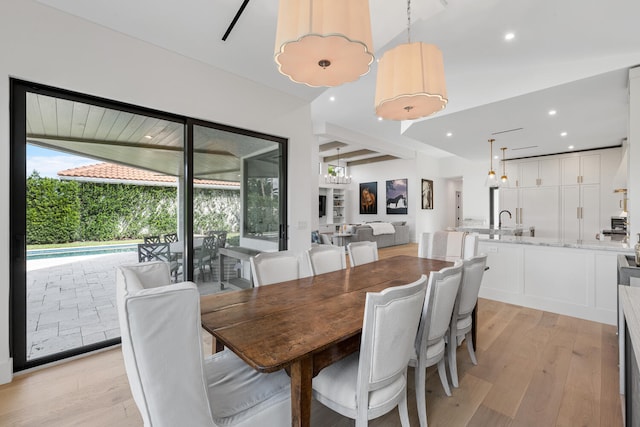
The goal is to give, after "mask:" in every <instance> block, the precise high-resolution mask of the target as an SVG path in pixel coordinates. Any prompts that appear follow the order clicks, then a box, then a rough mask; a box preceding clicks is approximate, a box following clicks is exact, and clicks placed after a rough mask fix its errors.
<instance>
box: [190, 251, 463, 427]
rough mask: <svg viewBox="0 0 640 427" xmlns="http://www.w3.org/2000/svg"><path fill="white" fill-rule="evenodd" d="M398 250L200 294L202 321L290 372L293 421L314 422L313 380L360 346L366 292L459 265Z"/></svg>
mask: <svg viewBox="0 0 640 427" xmlns="http://www.w3.org/2000/svg"><path fill="white" fill-rule="evenodd" d="M452 265H453V263H452V262H449V261H443V260H434V259H426V258H418V257H413V256H406V255H401V256H395V257H390V258H385V259H382V260H379V261H375V262H373V263H370V264H363V265H360V266H358V267H352V268H348V269H345V270H339V271H334V272H331V273H326V274H320V275H317V276H313V277H305V278H301V279H297V280H291V281H288V282H282V283H277V284H273V285H269V286H261V287H257V288H252V289H245V290H241V291H236V292H228V293H221V294H213V295H206V296H203V297H201V302H200V309H201V313H202V326H203V328H204V329H205V330H207V331H208V332H209V333H211V334H212V335H213V337H214V338H215V341H216V342H217V343H218V345H220V346H225V347H228V348H229V349H231V350H232V351H233V352H234V353H236V354H237V355H238V356H239V357H240V358H242V359H243V360H244V361H245V362H246V363H247V364H249V365H250V366H252V367H253V368H254V369H256V370H257V371H259V372H264V373H268V372H275V371H278V370H281V369H285V370H286V372H287V373H288V374H289V376H290V378H291V425H292V426H309V425H310V422H311V394H312V388H311V386H312V378H313V377H314V376H315V375H317V374H318V372H320V370H321V369H323V368H324V367H326V366H328V365H330V364H331V363H334V362H336V361H338V360H340V359H342V358H344V357H346V356H348V355H349V354H351V353H353V352H355V351H358V349H359V346H360V334H361V331H362V322H363V316H364V305H365V299H366V293H367V292H380V291H382V290H383V289H386V288H388V287H392V286H400V285H404V284H407V283H411V282H413V281H415V280H418V279H419V278H420V275H422V274H426V275H429V273H431V272H432V271H438V270H441V269H442V268H444V267H449V266H452Z"/></svg>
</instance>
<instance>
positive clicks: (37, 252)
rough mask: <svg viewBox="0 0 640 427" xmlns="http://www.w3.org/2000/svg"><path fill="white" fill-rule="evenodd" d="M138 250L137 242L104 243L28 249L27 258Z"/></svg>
mask: <svg viewBox="0 0 640 427" xmlns="http://www.w3.org/2000/svg"><path fill="white" fill-rule="evenodd" d="M136 250H138V244H137V243H127V244H123V245H102V246H76V247H68V248H51V249H30V250H27V260H33V259H45V258H61V257H67V256H82V255H104V254H114V253H118V252H135V251H136Z"/></svg>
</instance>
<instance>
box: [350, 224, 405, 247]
mask: <svg viewBox="0 0 640 427" xmlns="http://www.w3.org/2000/svg"><path fill="white" fill-rule="evenodd" d="M391 225H393V228H394V229H395V233H393V234H379V235H377V236H374V235H373V229H372V228H371V226H370V225H368V224H361V225H353V226H351V227H352V231H351V233H352V235H351V239H350V241H351V242H364V241H369V242H376V243H377V244H378V248H384V247H387V246H394V245H406V244H407V243H409V226H408V225H406V223H405V222H404V221H396V222H392V223H391Z"/></svg>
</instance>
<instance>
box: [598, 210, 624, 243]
mask: <svg viewBox="0 0 640 427" xmlns="http://www.w3.org/2000/svg"><path fill="white" fill-rule="evenodd" d="M602 234H603V235H605V236H610V237H611V240H615V241H622V240H625V239H626V237H627V218H626V217H622V216H612V217H611V230H602Z"/></svg>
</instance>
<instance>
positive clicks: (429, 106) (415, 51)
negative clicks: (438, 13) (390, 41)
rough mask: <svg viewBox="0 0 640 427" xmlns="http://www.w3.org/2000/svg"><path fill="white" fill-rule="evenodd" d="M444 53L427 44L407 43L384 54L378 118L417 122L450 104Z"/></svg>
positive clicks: (378, 100)
mask: <svg viewBox="0 0 640 427" xmlns="http://www.w3.org/2000/svg"><path fill="white" fill-rule="evenodd" d="M447 102H448V99H447V88H446V84H445V79H444V63H443V60H442V52H441V51H440V49H438V47H437V46H435V45H432V44H427V43H420V42H416V43H404V44H401V45H399V46H396V47H394V48H393V49H390V50H388V51H386V52H385V53H384V55H383V56H382V58H381V59H380V63H379V64H378V76H377V80H376V115H377V116H378V117H382V118H383V119H387V120H414V119H418V118H420V117H426V116H429V115H431V114H434V113H437V112H438V111H440V110H442V109H444V107H445V106H446V105H447Z"/></svg>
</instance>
